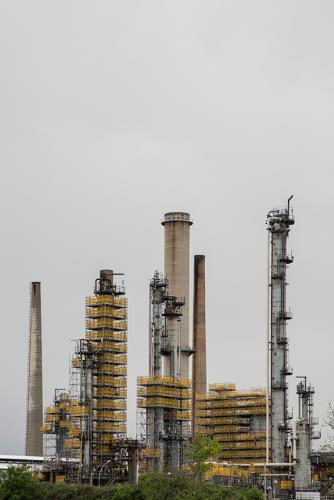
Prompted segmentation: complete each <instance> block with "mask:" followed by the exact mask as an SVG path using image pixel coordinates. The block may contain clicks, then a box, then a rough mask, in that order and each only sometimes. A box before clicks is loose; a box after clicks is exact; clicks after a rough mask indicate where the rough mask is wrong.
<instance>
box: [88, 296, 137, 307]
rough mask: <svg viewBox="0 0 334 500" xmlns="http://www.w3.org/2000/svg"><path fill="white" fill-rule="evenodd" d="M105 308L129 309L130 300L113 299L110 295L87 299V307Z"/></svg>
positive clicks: (122, 298)
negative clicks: (106, 306) (107, 306)
mask: <svg viewBox="0 0 334 500" xmlns="http://www.w3.org/2000/svg"><path fill="white" fill-rule="evenodd" d="M101 305H102V306H105V305H110V306H113V307H128V299H126V298H125V297H113V296H110V295H96V296H95V297H86V306H93V307H95V306H101Z"/></svg>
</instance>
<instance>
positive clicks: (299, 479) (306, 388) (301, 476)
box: [295, 377, 320, 490]
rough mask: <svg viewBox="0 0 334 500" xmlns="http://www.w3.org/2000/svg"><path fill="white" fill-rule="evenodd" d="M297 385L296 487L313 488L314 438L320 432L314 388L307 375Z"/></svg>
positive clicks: (316, 437) (302, 488) (301, 488)
mask: <svg viewBox="0 0 334 500" xmlns="http://www.w3.org/2000/svg"><path fill="white" fill-rule="evenodd" d="M297 378H300V379H302V380H301V381H300V382H299V384H298V385H297V394H298V419H297V421H296V434H295V460H296V465H295V489H296V490H309V489H310V488H312V462H311V453H312V440H313V439H319V438H320V433H319V432H316V431H315V425H316V424H317V423H318V422H317V420H316V419H315V418H314V417H313V396H314V388H313V387H312V386H311V384H308V383H307V379H306V377H297Z"/></svg>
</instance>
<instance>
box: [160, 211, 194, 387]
mask: <svg viewBox="0 0 334 500" xmlns="http://www.w3.org/2000/svg"><path fill="white" fill-rule="evenodd" d="M191 224H192V222H191V220H190V215H189V214H188V213H184V212H169V213H166V214H165V217H164V220H163V222H162V225H163V226H164V228H165V275H166V277H167V280H168V294H169V295H171V296H174V297H178V298H183V299H184V302H185V305H184V306H183V308H182V316H183V319H182V324H181V363H180V366H181V373H180V376H181V377H183V378H187V379H188V378H189V355H190V354H191V350H190V348H189V238H190V226H191Z"/></svg>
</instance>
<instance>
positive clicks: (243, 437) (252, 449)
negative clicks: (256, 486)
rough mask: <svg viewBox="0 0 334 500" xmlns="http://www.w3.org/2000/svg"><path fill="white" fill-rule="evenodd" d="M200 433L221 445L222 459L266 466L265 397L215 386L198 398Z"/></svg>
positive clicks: (262, 392)
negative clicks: (258, 463) (263, 463)
mask: <svg viewBox="0 0 334 500" xmlns="http://www.w3.org/2000/svg"><path fill="white" fill-rule="evenodd" d="M196 410H197V411H196V425H197V429H198V430H197V433H198V434H204V435H208V436H212V437H214V438H215V439H216V440H217V441H219V442H220V444H221V448H222V453H221V455H220V459H221V460H223V461H228V462H229V463H232V464H233V463H234V464H236V463H247V464H250V463H254V462H264V461H265V457H266V431H265V415H266V393H265V390H264V389H253V390H249V391H238V390H237V389H236V386H235V384H212V385H210V386H209V393H208V394H202V395H197V397H196Z"/></svg>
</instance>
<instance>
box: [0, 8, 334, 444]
mask: <svg viewBox="0 0 334 500" xmlns="http://www.w3.org/2000/svg"><path fill="white" fill-rule="evenodd" d="M333 17H334V3H333V1H332V0H322V1H321V2H316V1H308V0H299V1H294V0H281V1H279V2H274V1H268V0H253V1H249V0H245V1H238V0H233V1H225V0H217V1H213V0H205V1H204V0H201V1H196V0H189V1H186V0H184V1H183V0H168V1H157V0H152V1H149V0H147V1H145V0H143V1H135V0H133V1H127V0H120V1H112V0H106V1H103V0H99V1H98V2H94V1H86V0H77V1H74V0H73V1H71V0H57V1H52V0H50V1H47V2H46V1H45V0H40V1H32V0H21V1H17V0H10V1H9V0H7V1H6V0H1V1H0V106H1V108H0V109H1V112H0V133H1V144H0V166H1V183H0V210H1V212H0V213H1V237H2V238H1V239H2V242H1V247H0V254H1V259H0V276H1V280H0V303H1V351H0V352H1V354H0V356H1V358H0V389H1V414H0V423H1V425H0V453H17V454H18V453H23V451H24V434H25V405H26V372H27V343H28V325H29V282H30V281H41V282H42V301H43V354H44V359H43V363H44V402H45V404H50V402H51V400H52V397H53V391H54V388H55V387H67V385H68V361H69V356H70V353H71V352H72V349H73V343H72V342H71V341H72V339H76V338H79V337H82V336H83V335H84V299H85V296H86V295H89V294H91V293H92V289H93V284H94V280H95V278H96V277H97V276H98V272H99V269H103V268H112V269H114V270H115V271H118V272H124V273H125V277H124V279H125V284H126V286H127V291H128V298H129V359H128V388H129V396H128V429H129V435H130V436H134V435H135V415H136V412H135V402H136V377H137V376H138V375H145V374H146V373H147V329H148V282H149V279H150V278H151V276H152V275H153V272H154V270H155V269H160V270H162V266H163V228H162V226H161V225H160V221H161V219H162V217H163V214H164V212H165V211H172V210H185V211H189V212H190V213H191V216H192V218H193V221H194V225H193V226H192V228H191V254H192V255H193V254H196V253H203V254H205V255H206V265H207V344H208V380H209V382H224V381H230V382H236V383H237V384H238V386H240V387H241V388H247V387H257V386H264V384H265V344H264V339H265V330H266V258H267V257H266V245H267V243H266V242H267V234H266V228H265V219H266V213H267V212H268V210H270V209H271V208H273V207H277V206H283V205H284V204H285V203H286V200H287V198H288V196H290V194H294V200H293V206H294V210H295V216H296V224H295V226H294V227H292V231H291V237H290V239H289V248H290V249H292V250H293V252H294V255H295V262H294V264H293V265H292V266H291V269H290V270H289V273H288V281H289V283H290V286H289V288H288V304H289V305H290V306H291V309H292V311H293V313H294V318H293V320H292V321H291V323H290V325H289V329H288V335H289V337H290V362H291V364H292V366H293V367H294V372H295V375H307V376H308V377H309V378H310V380H311V381H312V383H313V384H314V386H315V388H316V401H315V403H316V404H315V413H316V414H317V415H318V416H319V417H321V418H322V417H323V416H324V413H325V410H326V407H327V405H328V402H329V401H331V400H334V395H333V388H332V385H333V384H332V381H333V376H334V364H333V341H332V337H333V317H332V312H333V287H332V282H333V278H334V267H333V255H334V236H333V229H332V225H333V219H334V208H333V207H334V204H333V188H334V185H333V184H334V182H333V181H334V169H333V164H334V159H333V158H334V155H333V153H334V141H333V117H334V115H333V111H334V98H333V88H334V58H333V48H334V30H333ZM289 381H290V394H291V398H290V399H291V403H292V404H293V405H294V407H295V408H296V403H295V398H294V396H293V394H294V393H295V385H296V379H295V377H294V376H293V377H290V378H289Z"/></svg>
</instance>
